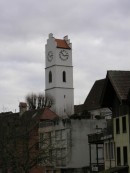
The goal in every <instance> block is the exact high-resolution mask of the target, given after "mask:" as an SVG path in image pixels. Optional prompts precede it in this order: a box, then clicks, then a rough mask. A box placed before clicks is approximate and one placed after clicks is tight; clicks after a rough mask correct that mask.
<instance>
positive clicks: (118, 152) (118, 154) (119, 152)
mask: <svg viewBox="0 0 130 173" xmlns="http://www.w3.org/2000/svg"><path fill="white" fill-rule="evenodd" d="M117 165H121V151H120V147H117Z"/></svg>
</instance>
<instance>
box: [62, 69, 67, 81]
mask: <svg viewBox="0 0 130 173" xmlns="http://www.w3.org/2000/svg"><path fill="white" fill-rule="evenodd" d="M62 77H63V82H66V72H65V71H63V76H62Z"/></svg>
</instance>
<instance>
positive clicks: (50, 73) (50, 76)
mask: <svg viewBox="0 0 130 173" xmlns="http://www.w3.org/2000/svg"><path fill="white" fill-rule="evenodd" d="M51 82H52V72H51V71H49V83H51Z"/></svg>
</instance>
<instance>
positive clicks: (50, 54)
mask: <svg viewBox="0 0 130 173" xmlns="http://www.w3.org/2000/svg"><path fill="white" fill-rule="evenodd" d="M47 59H48V61H50V62H51V61H52V59H53V52H52V51H49V52H48V54H47Z"/></svg>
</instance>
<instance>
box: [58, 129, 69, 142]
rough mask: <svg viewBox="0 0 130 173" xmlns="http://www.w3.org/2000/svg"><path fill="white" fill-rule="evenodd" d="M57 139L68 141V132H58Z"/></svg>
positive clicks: (63, 130)
mask: <svg viewBox="0 0 130 173" xmlns="http://www.w3.org/2000/svg"><path fill="white" fill-rule="evenodd" d="M55 138H56V140H65V139H66V131H65V129H62V130H56V132H55Z"/></svg>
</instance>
